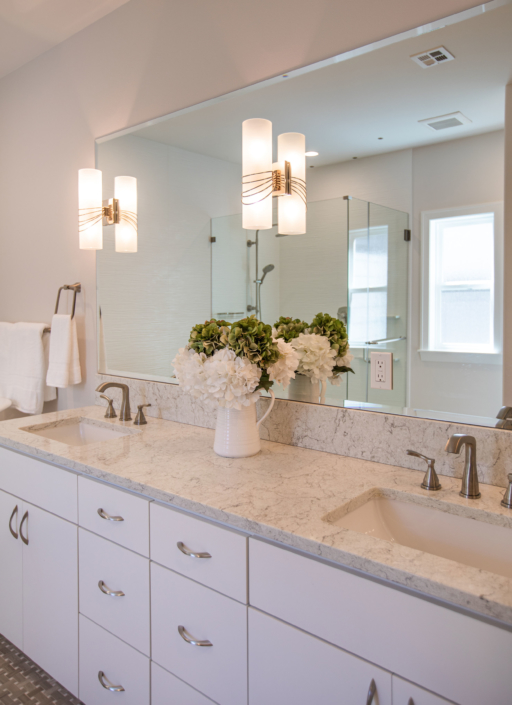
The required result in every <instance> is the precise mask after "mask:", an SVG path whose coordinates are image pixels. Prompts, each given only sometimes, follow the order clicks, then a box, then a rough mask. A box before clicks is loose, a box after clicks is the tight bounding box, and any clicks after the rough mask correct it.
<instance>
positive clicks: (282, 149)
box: [277, 132, 306, 235]
mask: <svg viewBox="0 0 512 705" xmlns="http://www.w3.org/2000/svg"><path fill="white" fill-rule="evenodd" d="M277 158H278V161H279V162H289V164H290V169H291V179H292V184H291V194H290V195H288V196H283V197H282V198H279V200H278V201H277V213H278V218H277V222H278V226H279V227H278V232H279V234H280V235H303V234H304V233H305V232H306V137H305V136H304V135H301V134H300V133H298V132H285V133H284V134H282V135H279V137H278V138H277Z"/></svg>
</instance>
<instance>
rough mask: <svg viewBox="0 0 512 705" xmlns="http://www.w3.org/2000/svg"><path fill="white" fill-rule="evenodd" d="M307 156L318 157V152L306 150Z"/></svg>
mask: <svg viewBox="0 0 512 705" xmlns="http://www.w3.org/2000/svg"><path fill="white" fill-rule="evenodd" d="M306 157H318V152H306Z"/></svg>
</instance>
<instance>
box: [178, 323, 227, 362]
mask: <svg viewBox="0 0 512 705" xmlns="http://www.w3.org/2000/svg"><path fill="white" fill-rule="evenodd" d="M230 326H231V323H228V322H227V321H222V320H216V319H215V318H212V319H211V321H205V322H204V323H198V324H197V326H194V327H193V328H192V330H191V331H190V338H189V341H188V344H189V347H190V348H192V349H193V350H195V351H196V352H197V353H204V354H205V355H206V356H207V357H209V356H210V355H213V353H214V352H215V351H216V350H220V349H221V348H225V347H226V346H227V344H228V335H229V329H230Z"/></svg>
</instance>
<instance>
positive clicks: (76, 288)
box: [43, 282, 82, 333]
mask: <svg viewBox="0 0 512 705" xmlns="http://www.w3.org/2000/svg"><path fill="white" fill-rule="evenodd" d="M63 289H64V290H66V291H72V292H73V308H72V309H71V318H74V317H75V307H76V295H77V294H79V293H80V292H81V291H82V285H81V284H80V282H77V283H76V284H64V286H61V287H60V289H59V291H58V294H57V303H56V304H55V313H58V312H59V301H60V292H61V291H62V290H63ZM51 332H52V329H51V328H45V329H44V330H43V333H51Z"/></svg>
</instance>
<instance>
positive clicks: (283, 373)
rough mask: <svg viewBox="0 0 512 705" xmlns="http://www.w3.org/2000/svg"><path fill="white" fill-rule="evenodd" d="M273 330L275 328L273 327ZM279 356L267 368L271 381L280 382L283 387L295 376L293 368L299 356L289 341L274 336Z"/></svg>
mask: <svg viewBox="0 0 512 705" xmlns="http://www.w3.org/2000/svg"><path fill="white" fill-rule="evenodd" d="M274 331H275V328H274ZM274 341H275V342H276V343H277V347H278V349H279V352H280V353H281V357H280V358H279V360H278V361H277V362H274V364H273V365H269V367H268V368H267V372H268V376H269V379H270V381H271V382H277V383H278V384H281V385H282V386H283V387H284V388H285V389H286V387H287V386H288V385H289V384H290V380H292V379H294V378H295V370H296V369H297V367H298V365H299V356H298V354H297V353H296V351H295V350H294V349H293V346H292V345H291V344H290V343H287V342H286V341H285V340H284V339H283V338H275V337H274Z"/></svg>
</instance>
